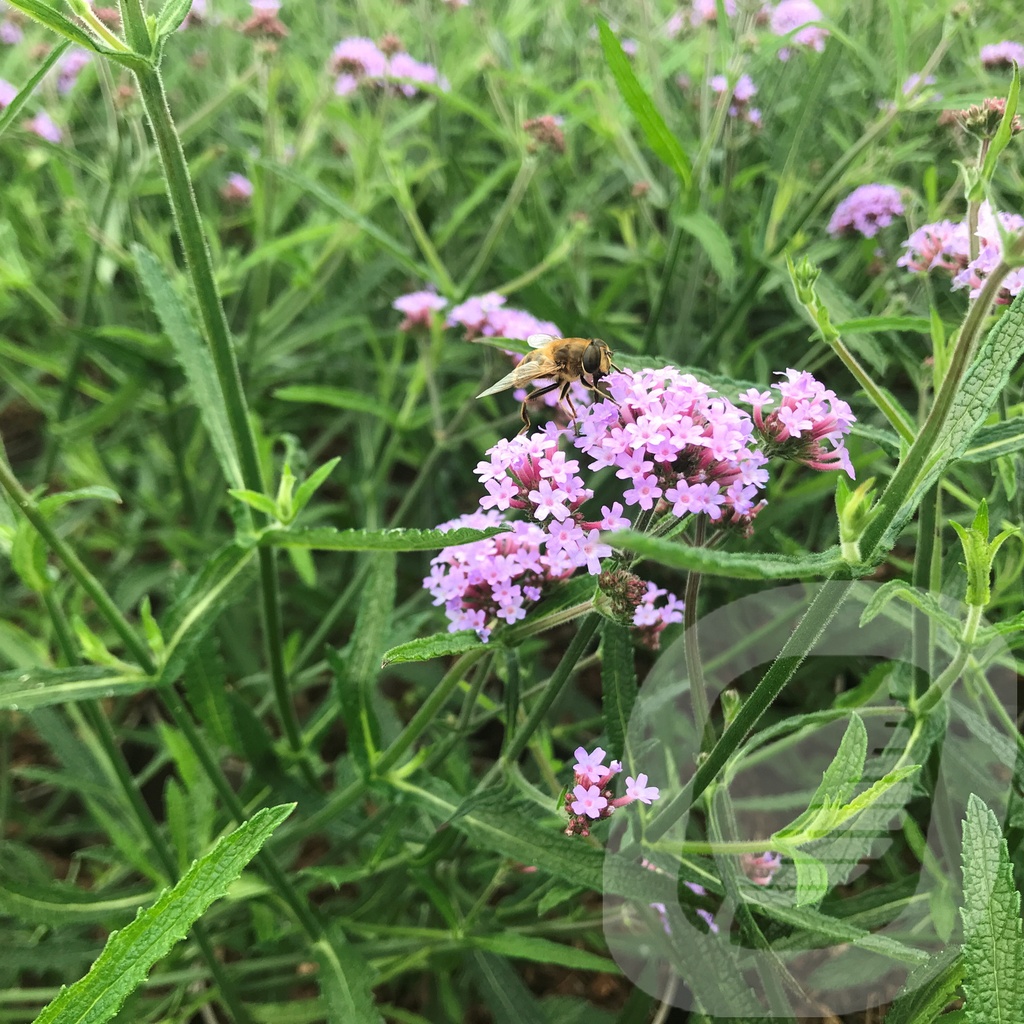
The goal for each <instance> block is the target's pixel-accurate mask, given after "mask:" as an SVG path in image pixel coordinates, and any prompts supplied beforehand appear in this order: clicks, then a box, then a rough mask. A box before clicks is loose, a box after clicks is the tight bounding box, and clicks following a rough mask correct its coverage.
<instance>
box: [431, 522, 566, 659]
mask: <svg viewBox="0 0 1024 1024" xmlns="http://www.w3.org/2000/svg"><path fill="white" fill-rule="evenodd" d="M505 524H506V520H504V519H503V518H502V516H501V514H500V513H498V512H493V511H492V512H470V513H469V514H467V515H463V516H459V517H458V518H456V519H452V520H450V521H449V522H447V523H442V524H441V525H440V526H439V527H438V529H439V530H443V531H445V532H448V531H449V530H454V529H456V528H457V527H460V526H470V527H473V528H474V529H480V530H482V529H486V528H487V527H489V526H502V525H505ZM508 525H510V526H511V532H509V533H500V534H498V535H497V536H495V537H490V538H488V539H487V540H478V541H475V542H474V543H472V544H460V545H458V546H457V547H451V548H443V549H442V550H441V552H440V553H439V554H438V555H436V556H435V557H434V558H433V559H432V560H431V562H430V564H431V567H432V568H431V570H430V575H429V576H427V578H426V579H425V580H424V581H423V585H424V586H425V587H426V588H427V590H428V591H429V592H430V594H431V595H432V596H433V598H434V604H435V605H444V609H445V613H446V614H447V616H448V620H449V625H448V631H449V632H450V633H454V632H457V631H458V630H460V629H474V630H476V632H477V635H478V636H479V637H480V639H481V640H483V641H486V640H487V639H488V638H489V637H490V635H491V629H490V626H489V625H488V623H490V622H492V621H493V620H494V619H495V618H499V619H503V620H504V621H505V622H509V623H512V622H516V621H517V620H519V619H522V618H524V617H525V615H526V607H527V606H528V605H531V604H534V603H536V602H537V601H539V600H540V598H541V594H542V593H543V590H544V587H545V585H546V584H547V583H549V582H552V581H557V580H559V579H562V578H563V577H564V576H565V575H566V574H567V572H571V571H572V568H569V569H568V570H566V569H564V567H563V568H561V569H559V568H553V567H552V564H551V559H550V558H548V557H547V556H545V555H543V554H542V553H541V545H542V544H543V543H544V541H545V539H546V538H545V534H544V531H543V530H542V529H541V528H540V527H539V526H537V525H536V524H534V523H525V522H521V521H520V522H513V523H510V524H508Z"/></svg>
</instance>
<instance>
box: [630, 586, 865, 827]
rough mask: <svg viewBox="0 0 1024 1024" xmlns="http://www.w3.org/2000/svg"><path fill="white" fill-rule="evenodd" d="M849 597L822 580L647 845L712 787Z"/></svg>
mask: <svg viewBox="0 0 1024 1024" xmlns="http://www.w3.org/2000/svg"><path fill="white" fill-rule="evenodd" d="M848 596H849V584H847V583H843V582H838V581H835V580H827V581H826V582H825V583H823V584H822V586H821V589H820V590H819V591H818V593H817V594H816V595H815V596H814V600H813V601H811V603H810V606H809V607H808V609H807V611H806V612H805V613H804V615H803V618H801V620H800V622H799V623H798V624H797V626H796V628H795V629H794V630H793V632H792V634H791V635H790V637H789V639H788V640H787V641H786V643H785V646H784V647H783V648H782V650H781V651H780V652H779V655H778V657H777V658H776V659H775V661H774V662H773V663H772V666H771V668H769V669H768V671H767V672H766V673H765V674H764V676H763V677H762V678H761V681H760V682H759V683H758V684H757V686H756V688H755V689H754V692H753V693H752V694H751V695H750V696H749V697H748V698H747V699H746V700H745V701H744V702H743V706H742V707H741V708H740V710H739V712H738V713H737V715H736V717H735V718H734V719H733V721H732V724H731V725H730V726H729V727H728V728H727V729H726V730H725V732H724V733H722V736H721V737H720V739H719V740H718V742H717V743H716V744H715V745H714V747H712V749H711V751H710V753H709V754H708V756H707V757H706V758H705V759H704V760H703V761H702V762H701V764H700V766H699V767H698V768H697V771H696V772H695V773H694V775H693V777H692V778H691V779H690V781H689V783H688V784H687V785H686V786H685V787H684V788H683V790H682V792H681V793H678V794H677V795H676V796H675V797H673V799H672V800H670V801H669V803H668V804H667V805H666V806H665V807H663V808H662V810H661V812H660V813H659V814H658V816H657V817H656V818H655V819H654V821H652V822H651V823H650V824H649V825H648V826H647V830H646V833H645V838H646V839H647V840H648V841H650V842H652V843H653V842H656V841H657V840H658V839H660V838H662V837H663V836H664V835H665V833H666V832H667V831H668V830H669V828H671V827H672V825H673V823H674V822H675V821H677V820H678V819H679V818H680V817H681V816H682V815H683V814H685V813H686V811H687V810H688V809H689V808H690V807H691V806H693V804H694V803H695V802H696V801H697V800H698V799H699V797H700V796H701V795H702V794H703V792H704V790H706V789H707V788H708V786H710V785H711V783H712V782H713V781H714V779H715V776H716V775H717V774H718V773H719V771H721V769H722V768H723V767H724V766H725V763H726V762H727V761H728V760H729V758H730V757H731V756H732V755H733V753H734V752H735V751H736V750H737V749H738V748H739V746H740V744H741V743H742V742H743V740H744V739H745V738H746V737H747V735H748V734H749V733H750V731H751V729H753V728H754V726H755V725H756V724H757V722H758V720H759V719H760V718H761V716H762V715H763V714H764V713H765V711H767V710H768V708H769V706H770V705H771V703H772V701H774V700H775V698H776V697H778V695H779V694H780V693H781V692H782V689H783V687H784V686H785V685H786V683H788V682H789V680H790V679H792V678H793V675H794V673H795V672H796V670H797V668H798V667H799V666H800V664H801V663H802V662H803V660H804V658H806V657H807V655H808V653H809V652H810V651H811V649H812V648H813V647H814V644H815V643H816V641H817V640H818V638H819V637H820V636H821V634H822V632H823V631H824V629H825V628H826V626H828V624H829V622H831V620H832V618H833V617H834V616H835V614H836V613H837V612H838V611H839V608H840V606H841V605H842V603H843V602H844V601H845V600H846V598H847V597H848Z"/></svg>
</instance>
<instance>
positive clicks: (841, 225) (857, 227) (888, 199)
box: [828, 184, 903, 238]
mask: <svg viewBox="0 0 1024 1024" xmlns="http://www.w3.org/2000/svg"><path fill="white" fill-rule="evenodd" d="M902 216H903V198H902V197H901V196H900V190H899V189H898V188H896V187H895V186H894V185H878V184H873V185H861V186H860V187H859V188H855V189H854V190H853V191H852V192H851V193H850V194H849V195H848V196H847V197H846V198H845V199H844V200H843V201H842V202H841V203H840V204H839V205H838V206H837V207H836V210H835V213H833V214H832V219H831V220H830V221H829V224H828V233H829V234H830V235H832V237H833V238H836V237H838V236H839V235H845V234H852V233H856V234H861V235H863V236H864V237H865V238H874V237H875V235H877V234H878V232H879V230H880V229H881V228H884V227H888V226H889V225H890V224H891V223H892V219H893V217H902Z"/></svg>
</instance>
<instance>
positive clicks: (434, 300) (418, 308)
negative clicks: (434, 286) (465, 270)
mask: <svg viewBox="0 0 1024 1024" xmlns="http://www.w3.org/2000/svg"><path fill="white" fill-rule="evenodd" d="M447 305H448V300H447V299H446V298H443V297H442V296H440V295H438V294H437V292H435V291H432V290H431V289H429V288H425V289H423V290H422V291H418V292H409V293H408V294H406V295H399V296H398V298H397V299H395V301H394V302H392V303H391V308H392V309H397V310H398V312H399V313H402V314H404V316H405V319H404V320H403V321H402V322H401V323H400V324H399V325H398V329H399V330H400V331H411V330H412V329H413V328H414V327H426V328H429V327H430V325H431V323H432V322H433V319H434V314H435V313H436V312H439V311H440V310H442V309H444V307H445V306H447Z"/></svg>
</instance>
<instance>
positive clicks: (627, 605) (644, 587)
mask: <svg viewBox="0 0 1024 1024" xmlns="http://www.w3.org/2000/svg"><path fill="white" fill-rule="evenodd" d="M597 585H598V587H599V588H600V590H601V594H602V595H603V597H604V598H605V599H606V604H607V612H606V613H607V614H608V616H609V617H610V618H613V619H617V620H618V621H619V622H621V623H622V624H623V625H627V626H632V627H633V629H634V631H635V635H636V638H637V641H638V642H639V643H640V644H641V645H642V646H644V647H646V648H647V649H648V650H652V651H656V650H657V649H658V648H659V647H660V646H661V634H662V633H663V632H664V630H665V627H666V626H667V625H669V624H670V623H672V622H682V621H683V611H684V608H685V606H684V604H683V602H682V601H680V600H679V598H678V597H676V596H675V594H670V593H669V592H668V591H667V590H663V589H662V588H661V587H658V586H656V585H655V584H653V583H651V582H649V581H647V580H642V579H641V578H640V577H639V576H637V575H636V574H635V573H631V572H629V571H628V570H626V569H612V570H608V571H606V572H602V573H601V575H600V576H599V577H598V580H597ZM662 598H665V601H664V603H663V604H659V603H658V602H659V601H660V600H661V599H662ZM601 610H602V611H604V610H605V609H604V608H602V609H601Z"/></svg>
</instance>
